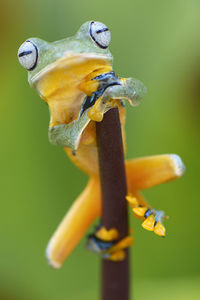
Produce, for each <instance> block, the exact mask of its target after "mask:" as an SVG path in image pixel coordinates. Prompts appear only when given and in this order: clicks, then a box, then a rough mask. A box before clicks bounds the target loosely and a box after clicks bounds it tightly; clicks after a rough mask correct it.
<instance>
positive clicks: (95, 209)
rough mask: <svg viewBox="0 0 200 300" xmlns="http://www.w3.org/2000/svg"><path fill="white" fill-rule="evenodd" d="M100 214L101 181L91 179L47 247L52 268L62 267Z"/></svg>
mask: <svg viewBox="0 0 200 300" xmlns="http://www.w3.org/2000/svg"><path fill="white" fill-rule="evenodd" d="M100 213H101V195H100V186H99V179H98V178H97V177H96V178H90V180H89V182H88V185H87V186H86V188H85V190H84V191H83V192H82V194H81V195H80V196H79V197H78V198H77V200H76V201H75V202H74V204H73V205H72V207H71V209H70V210H69V212H68V213H67V214H66V216H65V217H64V219H63V220H62V222H61V224H60V225H59V227H58V229H57V230H56V232H55V233H54V235H53V236H52V238H51V240H50V242H49V244H48V246H47V251H46V255H47V258H48V260H49V263H50V265H51V266H52V267H54V268H59V267H61V266H62V264H63V262H64V260H65V259H66V258H67V256H68V255H69V254H70V253H71V252H72V250H73V249H74V247H75V246H76V245H77V244H78V242H79V241H80V239H81V238H82V236H83V235H84V234H85V232H86V230H87V229H88V227H89V226H90V225H91V224H92V223H93V221H94V220H95V219H96V218H97V217H99V215H100Z"/></svg>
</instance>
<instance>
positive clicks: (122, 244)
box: [87, 227, 133, 261]
mask: <svg viewBox="0 0 200 300" xmlns="http://www.w3.org/2000/svg"><path fill="white" fill-rule="evenodd" d="M132 244H133V238H132V237H131V236H127V237H125V238H123V239H121V240H120V239H119V233H118V231H117V230H116V229H115V228H111V229H109V230H107V229H106V228H105V227H99V228H97V229H96V231H95V232H94V233H93V234H90V235H89V236H88V241H87V248H88V250H90V251H92V252H95V253H97V254H99V255H100V256H101V257H102V258H103V259H107V260H111V261H122V260H124V259H125V257H126V252H125V249H126V248H128V247H129V246H131V245H132Z"/></svg>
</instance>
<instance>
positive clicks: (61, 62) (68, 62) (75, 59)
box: [28, 52, 112, 87]
mask: <svg viewBox="0 0 200 300" xmlns="http://www.w3.org/2000/svg"><path fill="white" fill-rule="evenodd" d="M94 59H98V60H102V61H106V62H107V63H108V65H111V64H112V55H103V54H96V53H87V54H85V53H84V54H82V53H79V54H74V53H72V52H66V55H65V56H64V57H62V58H59V59H58V60H56V61H54V62H53V63H51V64H49V65H48V66H46V67H45V68H43V69H42V70H41V71H39V72H38V73H37V74H35V75H34V76H33V77H31V74H29V78H28V81H29V84H30V85H31V86H32V87H34V86H35V85H36V83H37V82H38V81H39V80H40V79H41V78H42V77H43V76H45V75H46V74H47V73H49V72H50V71H52V70H55V69H57V68H64V67H65V68H68V67H71V66H72V65H77V64H80V63H82V62H84V61H86V60H88V61H90V60H94Z"/></svg>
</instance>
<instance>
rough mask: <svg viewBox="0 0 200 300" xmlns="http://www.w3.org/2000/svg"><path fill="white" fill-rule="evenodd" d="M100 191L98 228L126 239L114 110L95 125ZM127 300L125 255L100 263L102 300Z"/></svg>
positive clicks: (123, 185)
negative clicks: (122, 257)
mask: <svg viewBox="0 0 200 300" xmlns="http://www.w3.org/2000/svg"><path fill="white" fill-rule="evenodd" d="M96 132H97V143H98V151H99V167H100V178H101V190H102V224H103V226H105V227H106V229H110V228H116V229H117V230H118V231H119V234H120V239H121V238H123V237H125V236H127V235H128V216H127V204H126V200H125V196H126V175H125V167H124V152H123V144H122V134H121V125H120V120H119V112H118V109H117V108H113V109H111V110H109V111H108V112H107V113H106V114H105V115H104V118H103V121H102V122H99V123H96ZM128 299H129V255H128V251H126V259H125V260H124V261H122V262H112V261H108V260H103V261H102V300H128Z"/></svg>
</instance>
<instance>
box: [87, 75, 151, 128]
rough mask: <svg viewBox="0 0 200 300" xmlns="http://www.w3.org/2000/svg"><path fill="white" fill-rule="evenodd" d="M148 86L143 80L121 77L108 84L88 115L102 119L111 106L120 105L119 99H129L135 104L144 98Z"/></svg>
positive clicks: (92, 118) (98, 119) (96, 119)
mask: <svg viewBox="0 0 200 300" xmlns="http://www.w3.org/2000/svg"><path fill="white" fill-rule="evenodd" d="M145 93H146V88H145V86H144V85H143V83H142V82H140V81H139V80H137V79H134V78H120V79H119V81H118V82H117V83H116V84H115V83H114V84H113V85H112V86H111V85H110V86H107V88H106V89H105V91H104V93H103V95H102V96H101V97H100V98H99V99H98V100H97V101H96V103H95V104H94V106H93V107H92V108H91V109H90V110H89V112H88V116H89V118H90V119H91V120H93V121H97V122H99V121H102V119H103V114H104V113H105V112H106V111H107V110H109V109H110V108H112V107H114V106H117V105H119V103H120V102H119V101H121V100H128V101H129V103H130V104H131V105H132V106H135V105H137V104H138V103H139V101H140V100H141V99H142V98H143V96H144V95H145Z"/></svg>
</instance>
